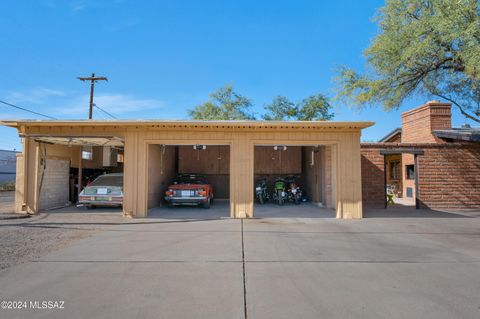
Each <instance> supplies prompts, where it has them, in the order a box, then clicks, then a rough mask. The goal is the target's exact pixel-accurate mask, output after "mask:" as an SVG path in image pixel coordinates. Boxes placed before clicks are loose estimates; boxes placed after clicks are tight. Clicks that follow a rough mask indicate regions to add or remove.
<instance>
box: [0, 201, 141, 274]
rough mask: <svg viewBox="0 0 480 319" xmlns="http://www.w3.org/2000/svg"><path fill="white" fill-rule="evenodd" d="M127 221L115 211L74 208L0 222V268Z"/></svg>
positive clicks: (28, 259) (30, 258) (35, 257)
mask: <svg viewBox="0 0 480 319" xmlns="http://www.w3.org/2000/svg"><path fill="white" fill-rule="evenodd" d="M1 206H2V203H0V207H1ZM130 221H131V219H130V218H126V217H123V216H122V213H121V211H120V210H118V209H117V210H113V209H107V210H102V209H98V210H95V211H94V212H93V213H92V212H90V211H87V210H85V209H82V208H76V207H68V208H64V209H61V210H57V211H51V212H47V213H41V214H39V215H36V216H32V217H31V218H28V219H16V220H1V219H0V269H5V268H8V267H11V266H14V265H17V264H20V263H23V262H26V261H31V260H36V259H38V258H40V257H42V256H44V255H45V254H47V253H49V252H51V251H54V250H58V249H61V248H63V247H65V246H67V245H70V244H72V243H73V242H75V241H78V240H81V239H83V238H86V237H89V236H91V235H92V234H94V233H95V232H97V231H99V230H101V229H105V228H107V227H111V226H112V225H116V224H122V223H128V222H130Z"/></svg>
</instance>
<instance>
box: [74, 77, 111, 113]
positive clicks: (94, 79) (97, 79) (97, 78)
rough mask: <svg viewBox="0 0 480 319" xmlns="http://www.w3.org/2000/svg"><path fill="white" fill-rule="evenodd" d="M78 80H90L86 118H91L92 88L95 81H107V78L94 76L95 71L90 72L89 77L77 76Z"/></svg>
mask: <svg viewBox="0 0 480 319" xmlns="http://www.w3.org/2000/svg"><path fill="white" fill-rule="evenodd" d="M77 79H79V80H80V81H83V82H85V81H90V82H91V84H90V110H89V111H88V119H89V120H91V119H92V117H93V90H94V87H95V82H97V81H107V82H108V79H107V78H106V77H105V76H97V77H95V73H92V76H89V77H78V78H77Z"/></svg>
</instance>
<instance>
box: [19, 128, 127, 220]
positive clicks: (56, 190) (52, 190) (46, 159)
mask: <svg viewBox="0 0 480 319" xmlns="http://www.w3.org/2000/svg"><path fill="white" fill-rule="evenodd" d="M21 136H22V137H28V138H29V143H30V146H29V147H30V149H32V150H35V152H38V153H37V154H36V156H35V157H31V158H30V159H29V160H30V161H35V165H36V166H37V167H38V181H37V183H36V186H37V188H38V190H37V191H38V194H39V197H38V201H37V207H36V210H37V211H38V210H40V211H41V210H50V209H56V208H61V207H67V206H72V205H76V204H78V203H79V199H80V198H79V194H81V192H82V190H84V189H85V188H88V187H90V185H91V184H92V183H93V182H94V181H95V179H97V177H100V176H102V175H105V174H110V173H113V174H116V175H118V176H119V179H120V182H119V183H117V184H119V185H117V184H116V185H102V187H100V191H102V190H104V189H105V190H106V193H102V194H97V192H96V189H95V191H94V192H89V193H88V194H87V195H88V196H84V197H85V198H84V199H87V200H88V201H89V202H92V203H93V204H91V205H84V206H89V207H95V206H110V207H111V206H115V207H118V212H121V209H120V207H121V205H122V203H123V189H122V185H123V147H124V142H123V139H122V138H120V137H116V136H55V135H28V136H27V135H25V136H23V135H21ZM24 165H25V159H24V158H23V156H22V157H19V158H18V162H17V166H18V167H22V168H23V166H24ZM18 180H19V181H18V182H19V183H20V184H22V178H19V179H18ZM32 186H33V184H30V187H32ZM110 186H115V187H116V188H117V189H119V191H118V192H117V193H118V194H117V193H115V194H114V193H111V191H110V188H109V187H110ZM19 189H20V188H19ZM113 204H114V205H113ZM76 209H77V208H73V209H72V210H69V211H71V212H75V210H76ZM22 210H23V209H22Z"/></svg>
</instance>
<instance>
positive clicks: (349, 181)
mask: <svg viewBox="0 0 480 319" xmlns="http://www.w3.org/2000/svg"><path fill="white" fill-rule="evenodd" d="M334 156H335V163H336V175H337V176H336V187H335V189H336V200H337V205H336V207H337V212H336V216H337V218H345V219H350V218H362V214H363V213H362V179H361V158H360V133H356V134H349V135H348V137H347V138H345V139H342V141H341V142H340V143H339V144H338V145H337V148H336V152H334Z"/></svg>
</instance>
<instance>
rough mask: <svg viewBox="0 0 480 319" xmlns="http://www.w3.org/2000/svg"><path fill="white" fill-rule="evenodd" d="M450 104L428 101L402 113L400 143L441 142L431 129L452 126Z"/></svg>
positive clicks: (445, 128) (444, 128) (442, 128)
mask: <svg viewBox="0 0 480 319" xmlns="http://www.w3.org/2000/svg"><path fill="white" fill-rule="evenodd" d="M451 108H452V104H450V103H441V102H440V101H436V100H434V101H428V102H427V103H425V104H424V105H422V106H420V107H417V108H415V109H413V110H410V111H407V112H403V113H402V143H442V140H440V139H438V138H436V137H435V136H434V135H433V133H432V131H434V130H448V129H450V128H452V116H451Z"/></svg>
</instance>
